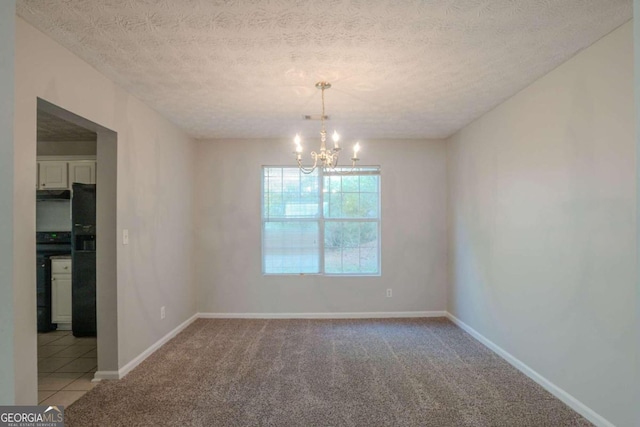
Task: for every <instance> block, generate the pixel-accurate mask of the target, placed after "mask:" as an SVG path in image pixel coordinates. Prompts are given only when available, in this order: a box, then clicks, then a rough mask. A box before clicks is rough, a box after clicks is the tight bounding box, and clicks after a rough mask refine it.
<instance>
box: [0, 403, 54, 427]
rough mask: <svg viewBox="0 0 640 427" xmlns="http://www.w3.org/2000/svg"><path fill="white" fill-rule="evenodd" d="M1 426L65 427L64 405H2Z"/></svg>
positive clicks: (0, 411)
mask: <svg viewBox="0 0 640 427" xmlns="http://www.w3.org/2000/svg"><path fill="white" fill-rule="evenodd" d="M0 427H64V407H63V406H0Z"/></svg>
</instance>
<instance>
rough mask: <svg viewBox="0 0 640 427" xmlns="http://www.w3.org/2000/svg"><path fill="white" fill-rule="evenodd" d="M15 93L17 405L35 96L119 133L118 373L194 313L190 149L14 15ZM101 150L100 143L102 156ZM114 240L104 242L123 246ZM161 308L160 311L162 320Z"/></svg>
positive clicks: (29, 266) (24, 387)
mask: <svg viewBox="0 0 640 427" xmlns="http://www.w3.org/2000/svg"><path fill="white" fill-rule="evenodd" d="M15 91H16V104H15V139H14V149H15V164H16V165H19V167H16V169H15V174H14V178H15V192H14V194H15V207H14V212H15V228H14V230H15V240H14V244H13V253H14V254H15V260H14V264H13V268H14V274H15V278H14V282H15V283H16V292H17V295H16V306H15V310H16V313H20V314H19V316H20V319H19V322H16V327H15V334H16V352H17V353H19V354H20V355H21V356H20V357H21V359H20V360H19V361H16V365H15V374H16V377H17V378H19V381H18V382H19V387H18V388H19V390H17V391H16V395H17V397H16V400H17V401H18V402H19V403H34V402H35V401H36V377H35V366H36V345H35V342H36V316H35V312H36V311H35V310H36V307H35V268H34V265H35V240H34V238H35V236H34V234H35V193H34V192H35V165H36V163H35V160H36V108H37V107H36V106H37V98H38V97H40V98H43V99H45V100H47V101H49V102H51V103H53V104H56V105H58V106H60V107H62V108H65V109H66V110H69V111H71V112H73V113H75V114H78V115H80V116H83V117H85V118H87V119H89V120H91V121H93V122H95V123H98V124H100V125H102V126H104V127H106V128H108V129H111V130H113V131H115V132H117V134H118V135H117V219H116V220H117V227H118V236H119V235H120V233H121V230H122V229H124V228H127V229H129V231H130V242H131V243H130V245H129V246H122V245H119V246H118V251H117V265H118V268H117V287H118V288H117V298H118V307H117V315H118V358H119V367H122V366H124V365H125V364H126V363H127V362H129V361H131V360H132V359H133V358H135V357H136V356H138V355H139V354H140V353H141V352H143V351H144V350H146V349H147V348H148V347H150V346H151V345H152V344H153V343H154V342H156V341H157V340H158V339H160V338H161V337H163V336H164V335H165V334H166V333H168V332H169V331H171V330H172V329H173V328H175V327H176V326H178V325H179V324H180V323H182V322H183V321H184V320H186V319H187V318H189V317H190V316H192V315H193V314H194V313H195V312H196V303H195V290H194V282H193V274H192V252H193V237H192V236H193V233H192V227H191V224H192V216H193V212H192V205H193V191H192V184H193V163H194V149H195V145H194V143H193V142H192V140H191V139H190V138H189V137H188V136H186V135H185V134H184V133H183V132H181V131H179V130H178V129H177V128H176V127H175V126H173V125H172V124H170V123H168V122H167V121H166V120H165V119H163V118H162V117H160V115H158V114H157V113H156V112H154V111H152V110H151V109H149V108H148V107H146V106H145V105H144V104H142V103H141V102H140V101H138V100H137V99H136V98H134V97H132V96H130V95H129V94H127V93H126V92H124V91H123V90H121V89H120V88H118V87H117V86H116V85H115V84H114V83H113V82H111V81H109V80H108V79H107V78H105V77H104V76H103V75H102V74H100V73H98V72H97V71H96V70H95V69H94V68H92V67H91V66H89V65H88V64H86V63H85V62H83V61H82V60H80V59H79V58H78V57H76V56H75V55H73V54H72V53H70V52H69V51H68V50H66V49H64V48H63V47H62V46H60V45H59V44H57V43H56V42H54V41H53V40H51V39H50V38H48V37H46V36H45V35H43V34H42V33H40V32H39V31H38V30H36V29H34V28H33V27H32V26H30V25H29V24H27V23H26V22H24V21H23V20H21V19H16V82H15ZM98 140H99V142H98V144H100V138H98ZM100 151H101V150H100V147H98V156H99V157H100ZM113 152H114V153H115V151H113ZM101 173H104V175H103V176H105V177H106V176H107V174H106V172H105V171H102V170H101ZM100 176H101V175H100V174H99V176H98V177H99V179H100ZM99 185H100V183H98V186H99ZM98 188H99V187H98ZM118 236H108V238H109V239H113V238H116V239H118V241H120V240H119V237H118ZM105 238H106V237H105ZM162 305H164V306H166V307H167V317H166V319H165V320H163V321H161V320H160V306H162ZM113 315H115V313H114V314H113ZM16 316H18V314H16ZM18 323H19V325H18ZM99 351H100V349H99Z"/></svg>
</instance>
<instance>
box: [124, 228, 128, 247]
mask: <svg viewBox="0 0 640 427" xmlns="http://www.w3.org/2000/svg"><path fill="white" fill-rule="evenodd" d="M122 244H123V245H128V244H129V230H127V229H126V228H125V229H124V230H122Z"/></svg>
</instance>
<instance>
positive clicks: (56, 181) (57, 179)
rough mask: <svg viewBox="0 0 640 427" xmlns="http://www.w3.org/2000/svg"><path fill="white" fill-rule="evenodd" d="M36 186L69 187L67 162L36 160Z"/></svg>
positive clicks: (41, 187)
mask: <svg viewBox="0 0 640 427" xmlns="http://www.w3.org/2000/svg"><path fill="white" fill-rule="evenodd" d="M38 177H39V179H38V188H40V189H41V190H56V189H65V188H69V182H68V179H67V178H68V175H67V162H57V161H44V162H38Z"/></svg>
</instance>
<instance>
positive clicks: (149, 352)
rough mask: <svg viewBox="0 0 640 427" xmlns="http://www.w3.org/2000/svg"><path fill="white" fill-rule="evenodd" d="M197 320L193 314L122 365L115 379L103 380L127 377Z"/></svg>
mask: <svg viewBox="0 0 640 427" xmlns="http://www.w3.org/2000/svg"><path fill="white" fill-rule="evenodd" d="M197 318H198V314H194V315H193V316H191V317H190V318H188V319H187V320H185V321H184V322H182V323H181V324H180V325H178V326H177V327H176V328H175V329H174V330H172V331H171V332H169V333H168V334H166V335H165V336H164V337H162V338H160V339H159V340H158V341H156V342H155V343H154V344H152V345H151V347H149V348H147V349H146V350H145V351H143V352H142V353H140V354H139V355H138V356H137V357H136V358H135V359H133V360H132V361H130V362H129V363H127V364H126V365H124V366H123V367H122V368H120V369H119V370H118V371H117V378H104V379H120V378H124V376H125V375H127V374H128V373H129V372H131V371H132V370H133V369H134V368H135V367H136V366H138V365H139V364H140V363H142V362H143V361H144V359H146V358H147V357H149V356H151V355H152V354H153V353H154V352H155V351H156V350H157V349H159V348H160V347H162V346H163V345H164V344H166V343H167V342H168V341H169V340H170V339H171V338H173V337H175V336H176V335H178V334H179V333H180V332H182V330H183V329H185V328H186V327H187V326H189V325H190V324H191V323H192V322H193V321H195V320H196V319H197ZM98 372H100V371H98ZM98 372H96V376H95V377H96V378H97V377H98ZM103 372H106V373H107V375H111V374H112V372H113V371H103Z"/></svg>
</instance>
